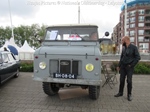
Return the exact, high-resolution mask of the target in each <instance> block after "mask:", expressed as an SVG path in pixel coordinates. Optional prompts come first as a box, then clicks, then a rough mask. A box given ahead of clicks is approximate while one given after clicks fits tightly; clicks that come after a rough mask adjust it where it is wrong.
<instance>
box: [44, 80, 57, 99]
mask: <svg viewBox="0 0 150 112" xmlns="http://www.w3.org/2000/svg"><path fill="white" fill-rule="evenodd" d="M43 91H44V92H45V94H47V95H49V96H53V95H55V94H57V93H58V91H59V87H56V84H55V83H49V82H43Z"/></svg>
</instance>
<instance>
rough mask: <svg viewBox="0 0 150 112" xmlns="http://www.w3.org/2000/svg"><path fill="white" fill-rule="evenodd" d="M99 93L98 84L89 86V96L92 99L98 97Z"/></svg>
mask: <svg viewBox="0 0 150 112" xmlns="http://www.w3.org/2000/svg"><path fill="white" fill-rule="evenodd" d="M99 93H100V86H89V97H90V98H91V99H93V100H96V99H98V97H99Z"/></svg>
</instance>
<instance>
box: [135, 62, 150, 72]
mask: <svg viewBox="0 0 150 112" xmlns="http://www.w3.org/2000/svg"><path fill="white" fill-rule="evenodd" d="M134 74H150V64H149V63H143V62H141V63H138V64H137V65H136V66H135V68H134Z"/></svg>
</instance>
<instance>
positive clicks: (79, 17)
mask: <svg viewBox="0 0 150 112" xmlns="http://www.w3.org/2000/svg"><path fill="white" fill-rule="evenodd" d="M78 24H80V2H78Z"/></svg>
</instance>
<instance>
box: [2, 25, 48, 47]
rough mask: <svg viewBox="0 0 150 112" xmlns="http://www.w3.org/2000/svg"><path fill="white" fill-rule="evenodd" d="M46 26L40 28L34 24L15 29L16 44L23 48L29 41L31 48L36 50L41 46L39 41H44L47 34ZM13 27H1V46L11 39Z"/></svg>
mask: <svg viewBox="0 0 150 112" xmlns="http://www.w3.org/2000/svg"><path fill="white" fill-rule="evenodd" d="M46 27H47V26H46V25H42V26H39V25H38V24H32V25H31V26H27V25H20V26H18V27H14V38H15V43H16V44H17V45H18V46H22V45H23V44H24V42H25V40H27V42H28V43H29V45H30V46H31V47H34V48H35V49H36V48H38V47H39V46H40V43H39V41H37V40H38V39H42V38H43V37H44V34H45V32H46ZM11 32H12V31H11V27H9V26H7V27H5V28H3V27H0V46H3V45H4V44H5V41H6V40H9V39H10V38H11Z"/></svg>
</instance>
